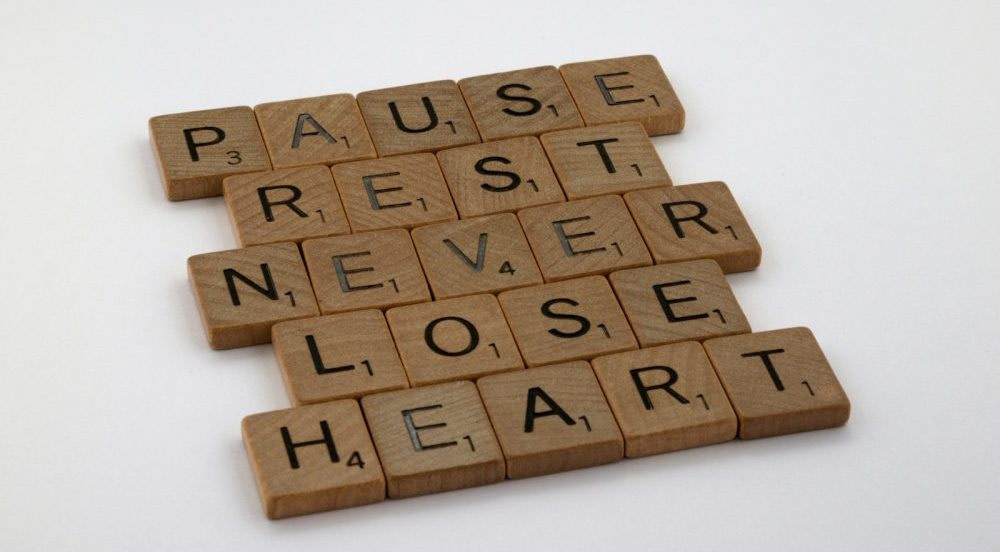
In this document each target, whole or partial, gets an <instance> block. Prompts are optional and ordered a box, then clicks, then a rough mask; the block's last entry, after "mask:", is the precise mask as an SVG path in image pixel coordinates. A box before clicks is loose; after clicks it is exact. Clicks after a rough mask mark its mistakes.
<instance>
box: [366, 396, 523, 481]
mask: <svg viewBox="0 0 1000 552" xmlns="http://www.w3.org/2000/svg"><path fill="white" fill-rule="evenodd" d="M361 405H362V407H363V408H364V411H365V418H366V419H367V420H368V427H369V428H370V429H371V434H372V438H373V440H374V441H375V447H376V449H377V450H378V455H379V458H380V459H381V460H382V467H383V468H384V469H385V477H386V482H387V487H388V492H389V496H390V497H391V498H405V497H409V496H417V495H422V494H429V493H437V492H443V491H451V490H455V489H462V488H465V487H475V486H478V485H488V484H490V483H496V482H497V481H500V480H502V479H503V477H504V459H503V454H502V453H501V451H500V445H499V444H497V439H496V435H494V433H493V427H492V426H490V421H489V418H488V417H487V416H486V410H484V409H483V403H482V401H481V400H480V398H479V393H478V391H477V390H476V384H474V383H472V382H471V381H456V382H451V383H442V384H438V385H431V386H427V387H419V388H416V389H405V390H403V391H390V392H388V393H379V394H377V395H368V396H367V397H365V398H364V399H361Z"/></svg>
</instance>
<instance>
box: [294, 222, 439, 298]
mask: <svg viewBox="0 0 1000 552" xmlns="http://www.w3.org/2000/svg"><path fill="white" fill-rule="evenodd" d="M302 253H303V256H304V257H305V260H306V266H308V267H309V277H310V278H312V284H313V289H315V290H316V299H317V300H318V301H319V308H320V310H321V311H322V312H323V314H332V313H337V312H345V311H352V310H360V309H372V308H379V309H384V308H387V307H394V306H397V305H408V304H410V303H419V302H422V301H430V300H431V294H430V290H428V289H427V280H425V279H424V273H423V271H422V270H421V269H420V261H419V260H418V259H417V252H416V251H414V250H413V242H411V241H410V234H409V233H408V232H407V231H406V230H382V231H379V232H363V233H361V234H351V235H349V236H333V237H330V238H319V239H314V240H306V241H304V242H302Z"/></svg>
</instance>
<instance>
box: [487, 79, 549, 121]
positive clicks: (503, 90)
mask: <svg viewBox="0 0 1000 552" xmlns="http://www.w3.org/2000/svg"><path fill="white" fill-rule="evenodd" d="M511 88H514V89H516V90H524V91H525V92H527V91H529V90H531V87H530V86H528V85H526V84H505V85H503V86H501V87H500V88H497V97H498V98H500V99H501V100H510V101H512V102H526V103H527V104H528V105H530V106H531V107H528V108H526V109H523V110H521V111H517V110H514V109H511V108H509V107H505V108H503V112H504V113H506V114H508V115H513V116H515V117H527V116H528V115H534V114H535V113H538V112H539V111H541V110H542V102H540V101H538V100H536V99H535V98H531V97H529V96H513V95H510V94H508V93H507V90H509V89H511Z"/></svg>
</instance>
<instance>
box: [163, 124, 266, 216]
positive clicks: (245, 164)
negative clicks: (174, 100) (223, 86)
mask: <svg viewBox="0 0 1000 552" xmlns="http://www.w3.org/2000/svg"><path fill="white" fill-rule="evenodd" d="M149 137H150V139H151V140H152V142H153V153H155V154H156V159H157V161H158V162H159V164H160V175H161V176H162V178H163V187H164V189H165V190H166V192H167V199H170V200H172V201H178V200H182V199H197V198H201V197H211V196H219V195H222V179H223V178H225V177H227V176H231V175H234V174H243V173H250V172H257V171H266V170H269V169H270V168H271V162H270V161H269V160H268V157H267V150H265V149H264V140H263V139H262V138H261V135H260V129H259V128H258V127H257V119H256V118H255V117H254V114H253V110H252V109H250V108H249V107H228V108H224V109H209V110H207V111H192V112H190V113H176V114H173V115H160V116H158V117H153V118H152V119H150V120H149Z"/></svg>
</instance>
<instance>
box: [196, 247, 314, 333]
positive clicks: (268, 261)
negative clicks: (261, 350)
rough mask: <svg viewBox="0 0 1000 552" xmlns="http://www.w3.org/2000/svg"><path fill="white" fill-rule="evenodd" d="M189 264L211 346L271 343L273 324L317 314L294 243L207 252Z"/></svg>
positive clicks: (311, 291)
mask: <svg viewBox="0 0 1000 552" xmlns="http://www.w3.org/2000/svg"><path fill="white" fill-rule="evenodd" d="M187 264H188V277H189V278H190V280H191V287H192V289H193V290H194V295H195V299H196V300H197V302H198V310H199V311H200V312H201V320H202V322H203V323H204V325H205V334H206V335H207V336H208V343H209V345H211V346H212V348H213V349H232V348H234V347H246V346H248V345H259V344H261V343H269V342H270V341H271V326H273V325H274V324H275V323H277V322H281V321H282V320H292V319H295V318H305V317H307V316H316V315H317V314H319V310H318V309H317V307H316V298H315V296H313V290H312V287H311V286H310V285H309V276H308V275H307V274H306V269H305V267H304V266H303V265H302V257H300V256H299V248H298V246H296V245H295V244H294V243H279V244H274V245H259V246H256V247H248V248H246V249H234V250H231V251H218V252H215V253H205V254H202V255H195V256H193V257H190V258H189V259H188V263H187Z"/></svg>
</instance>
